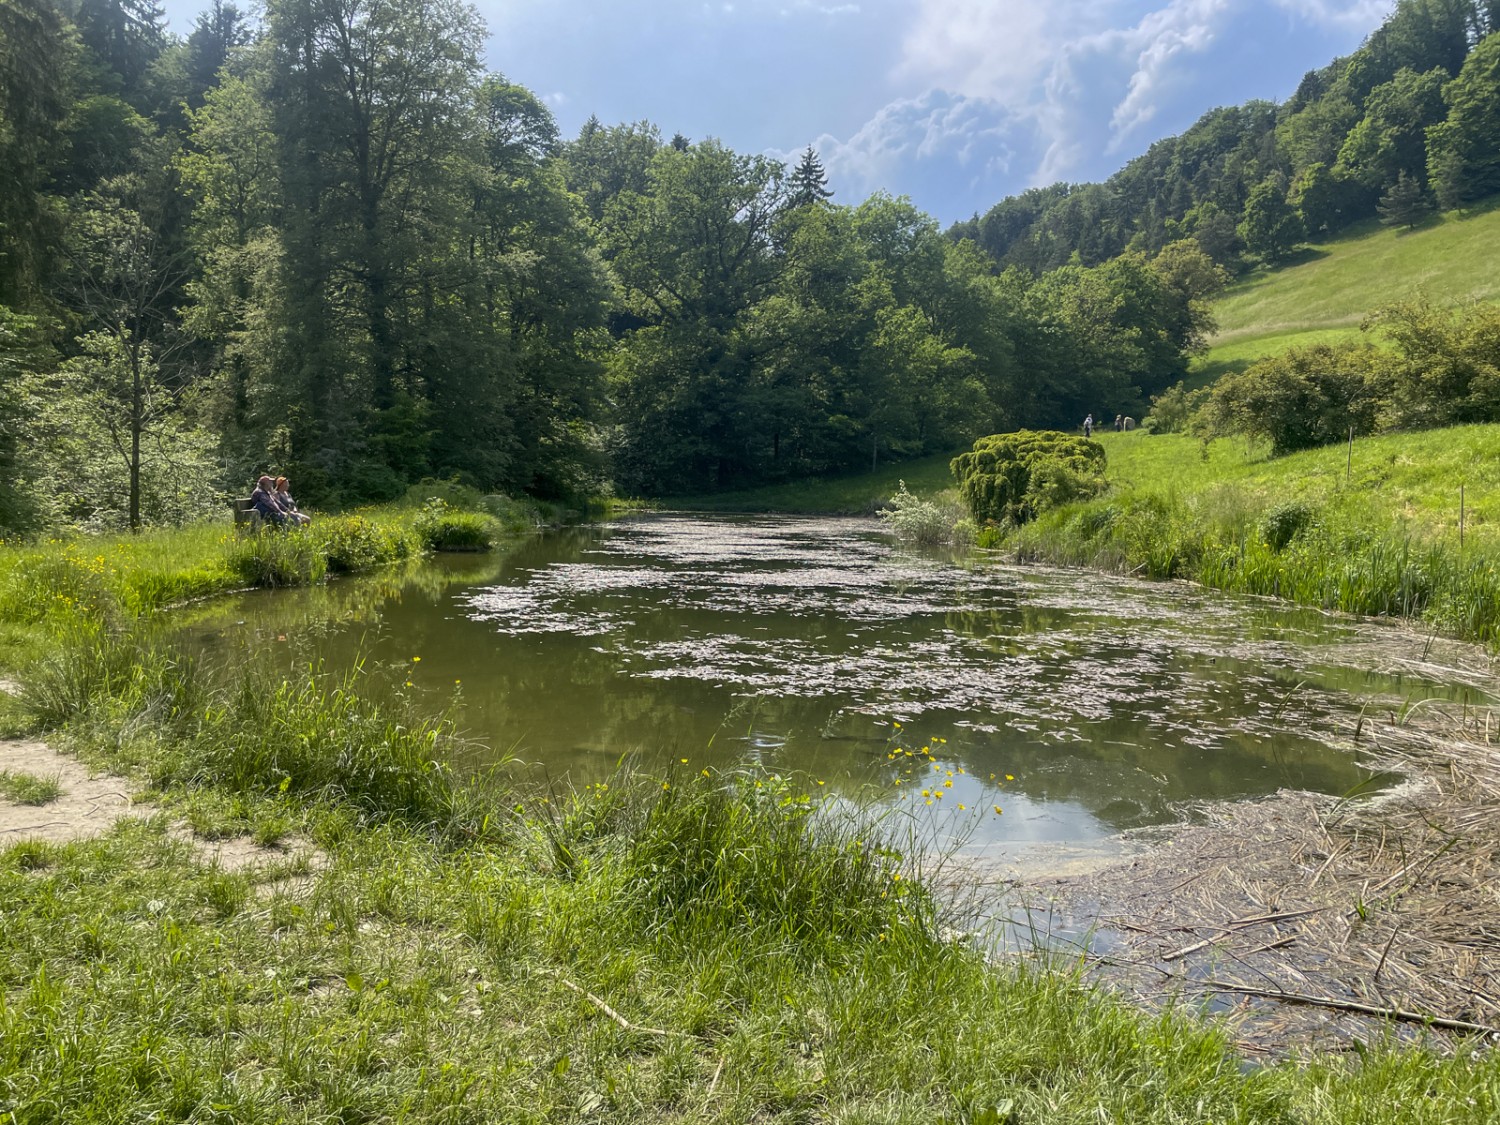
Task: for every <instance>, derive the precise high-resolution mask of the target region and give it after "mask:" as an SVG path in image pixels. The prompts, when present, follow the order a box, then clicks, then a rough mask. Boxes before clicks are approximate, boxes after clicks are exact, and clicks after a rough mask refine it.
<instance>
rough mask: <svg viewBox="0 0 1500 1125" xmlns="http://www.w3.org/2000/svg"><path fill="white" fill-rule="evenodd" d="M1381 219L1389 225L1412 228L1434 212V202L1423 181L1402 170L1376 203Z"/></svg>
mask: <svg viewBox="0 0 1500 1125" xmlns="http://www.w3.org/2000/svg"><path fill="white" fill-rule="evenodd" d="M1376 209H1377V210H1378V211H1379V212H1380V221H1381V222H1382V223H1384V224H1385V225H1386V226H1388V227H1395V226H1403V227H1406V228H1407V229H1408V230H1410V229H1411V228H1412V227H1414V226H1416V225H1417V224H1418V223H1420V222H1421V221H1422V220H1423V219H1424V218H1426V217H1427V216H1428V215H1429V214H1431V212H1432V203H1431V202H1430V201H1429V200H1428V198H1427V191H1426V189H1424V188H1423V187H1422V181H1421V180H1419V179H1417V178H1416V177H1415V176H1408V175H1407V174H1406V173H1405V172H1402V173H1401V175H1400V176H1399V177H1397V179H1396V182H1395V183H1393V184H1392V185H1391V186H1390V187H1389V188H1387V189H1386V192H1385V194H1384V195H1382V196H1381V197H1380V202H1379V203H1378V204H1377V205H1376Z"/></svg>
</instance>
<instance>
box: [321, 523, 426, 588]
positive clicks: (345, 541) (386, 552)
mask: <svg viewBox="0 0 1500 1125" xmlns="http://www.w3.org/2000/svg"><path fill="white" fill-rule="evenodd" d="M312 532H313V536H314V538H315V539H316V541H317V543H318V546H319V548H320V549H321V550H322V552H323V557H324V558H325V559H327V560H328V569H329V570H330V571H331V572H333V573H334V574H352V573H353V572H355V571H358V570H367V569H369V568H370V567H372V566H380V565H381V564H383V563H388V562H395V561H396V560H397V559H404V558H406V557H407V556H409V555H410V554H412V552H413V550H414V549H415V547H416V543H415V534H414V533H408V532H406V531H405V530H403V529H401V528H399V527H396V526H394V525H392V524H390V523H377V522H375V521H374V520H372V519H369V518H367V517H365V516H360V515H352V516H329V517H326V518H323V519H320V520H318V521H317V523H315V524H313V527H312Z"/></svg>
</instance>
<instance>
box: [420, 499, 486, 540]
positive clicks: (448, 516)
mask: <svg viewBox="0 0 1500 1125" xmlns="http://www.w3.org/2000/svg"><path fill="white" fill-rule="evenodd" d="M415 526H416V532H417V535H418V536H419V537H420V538H421V540H422V544H423V546H425V547H427V548H428V549H429V550H432V551H488V550H489V549H490V548H491V547H493V546H494V545H495V543H496V542H498V541H499V539H500V538H501V536H502V535H503V534H504V529H503V528H502V527H501V526H500V521H499V520H497V519H495V517H494V516H491V515H489V514H487V513H484V512H461V511H455V510H453V509H452V508H450V507H448V504H447V503H446V502H445V501H443V500H441V499H438V498H433V499H432V500H429V501H428V502H427V504H426V506H424V507H423V509H422V514H421V515H419V516H418V517H417V521H416V525H415Z"/></svg>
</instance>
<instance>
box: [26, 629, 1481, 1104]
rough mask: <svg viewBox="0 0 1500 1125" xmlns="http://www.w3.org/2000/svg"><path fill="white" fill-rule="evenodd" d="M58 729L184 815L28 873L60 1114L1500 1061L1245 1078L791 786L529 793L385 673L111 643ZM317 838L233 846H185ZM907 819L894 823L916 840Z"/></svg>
mask: <svg viewBox="0 0 1500 1125" xmlns="http://www.w3.org/2000/svg"><path fill="white" fill-rule="evenodd" d="M26 706H27V709H28V714H29V715H30V716H31V717H32V719H33V720H34V721H37V722H41V723H46V724H48V725H50V726H51V727H52V729H53V731H54V735H53V737H55V738H58V739H59V740H66V741H67V742H68V743H69V745H71V747H72V748H73V749H74V750H75V751H76V752H78V753H80V754H81V755H83V756H85V757H86V758H87V759H88V760H90V761H92V762H94V763H95V764H96V765H99V766H108V767H110V768H114V769H117V770H121V771H126V772H129V773H130V774H131V775H132V776H133V777H135V778H136V779H137V784H138V785H140V786H141V787H142V788H143V789H147V790H149V791H150V792H151V793H153V794H154V795H155V796H156V798H157V799H158V800H159V801H160V802H162V803H163V805H164V811H163V812H161V813H160V814H158V815H156V816H154V817H151V818H149V819H147V820H144V821H139V822H132V821H126V822H123V823H122V824H121V825H120V826H119V827H117V828H116V829H115V830H114V831H113V832H112V833H110V834H108V835H107V836H105V837H103V838H101V839H98V840H94V841H90V842H82V843H77V844H73V845H69V846H66V847H53V846H44V845H38V844H19V845H15V846H12V847H10V848H8V849H7V850H5V851H4V852H0V910H3V911H4V916H5V918H6V925H5V927H4V931H3V935H0V948H3V950H4V956H3V958H0V974H3V980H4V984H3V992H0V1109H3V1110H4V1111H6V1112H8V1113H10V1114H12V1115H13V1119H14V1120H17V1121H25V1122H40V1121H68V1122H106V1121H109V1122H114V1121H122V1120H159V1119H176V1120H232V1121H236V1122H281V1121H307V1122H311V1121H397V1120H413V1121H444V1122H476V1123H477V1122H491V1121H516V1122H527V1121H585V1120H610V1121H642V1122H645V1121H651V1122H656V1121H684V1122H686V1121H703V1120H718V1121H746V1120H786V1121H823V1120H826V1121H850V1122H923V1123H926V1122H933V1121H952V1122H976V1123H977V1122H1031V1121H1038V1122H1040V1121H1048V1122H1054V1121H1055V1122H1079V1123H1082V1122H1097V1121H1101V1120H1103V1121H1119V1122H1163V1123H1165V1122H1200V1121H1215V1122H1243V1123H1246V1125H1249V1123H1266V1122H1285V1123H1288V1125H1290V1123H1293V1122H1297V1123H1307V1125H1313V1123H1324V1122H1327V1123H1330V1125H1331V1123H1334V1122H1347V1121H1354V1120H1359V1121H1363V1122H1377V1123H1378V1122H1392V1123H1394V1122H1433V1123H1440V1122H1441V1123H1445V1125H1446V1123H1458V1122H1469V1121H1482V1120H1488V1119H1490V1118H1491V1117H1492V1116H1493V1115H1494V1114H1495V1113H1496V1112H1500V1061H1497V1060H1496V1059H1494V1058H1493V1057H1490V1056H1487V1055H1484V1054H1473V1053H1471V1052H1470V1051H1469V1050H1468V1049H1467V1048H1461V1049H1460V1051H1459V1053H1458V1055H1457V1056H1456V1057H1453V1058H1443V1057H1439V1056H1438V1055H1437V1054H1433V1053H1427V1052H1422V1051H1417V1050H1410V1049H1406V1050H1399V1051H1398V1050H1395V1049H1391V1050H1384V1049H1380V1048H1378V1047H1376V1048H1373V1049H1372V1050H1371V1051H1369V1052H1368V1053H1367V1057H1366V1058H1365V1059H1364V1060H1363V1061H1360V1059H1358V1058H1357V1057H1355V1056H1350V1057H1349V1058H1347V1059H1332V1060H1322V1061H1315V1062H1310V1063H1308V1064H1306V1065H1292V1064H1288V1065H1284V1066H1279V1067H1273V1068H1268V1069H1263V1070H1259V1071H1256V1072H1254V1073H1245V1072H1243V1071H1242V1069H1241V1067H1240V1065H1239V1061H1238V1059H1237V1057H1236V1055H1235V1052H1234V1050H1233V1047H1232V1045H1231V1043H1230V1041H1229V1040H1228V1039H1227V1038H1226V1037H1225V1036H1224V1035H1223V1034H1222V1033H1221V1032H1218V1031H1215V1030H1212V1029H1211V1028H1209V1027H1207V1026H1205V1025H1202V1024H1200V1023H1198V1022H1197V1021H1195V1020H1194V1019H1192V1018H1191V1017H1190V1016H1189V1015H1188V1014H1187V1013H1185V1012H1169V1013H1168V1014H1166V1015H1163V1016H1158V1017H1146V1016H1143V1015H1141V1014H1140V1013H1138V1012H1136V1011H1135V1010H1133V1009H1131V1008H1129V1007H1128V1006H1126V1005H1124V1004H1123V1003H1121V1002H1119V1001H1116V1000H1114V999H1112V998H1110V997H1109V996H1108V995H1105V994H1103V993H1100V992H1098V991H1095V990H1092V989H1089V988H1086V987H1084V986H1083V985H1082V984H1081V983H1080V979H1079V977H1078V976H1077V975H1076V974H1072V973H1068V972H1065V971H1062V972H1059V971H1044V970H1042V969H1038V968H1034V967H1026V966H1023V965H1019V964H1018V965H1011V966H1001V967H995V966H992V965H990V964H988V963H987V962H986V961H985V959H984V958H983V957H982V956H981V955H980V954H979V953H978V952H977V951H976V950H974V949H973V948H971V947H969V946H968V945H967V944H965V943H963V942H962V941H954V940H951V939H949V938H948V937H947V936H946V931H945V929H944V927H943V922H944V918H943V916H942V912H941V910H940V909H939V907H938V905H937V904H936V903H935V902H934V901H933V900H932V899H931V898H930V897H929V896H928V895H927V894H926V893H925V892H924V891H923V889H922V887H921V882H920V879H919V878H918V877H917V876H918V875H919V872H918V871H917V870H915V868H914V867H913V865H912V863H911V862H910V861H909V860H907V859H904V858H903V857H902V856H900V855H899V854H897V853H896V852H895V851H893V850H892V849H891V848H890V847H888V846H885V845H883V844H882V843H881V839H880V835H881V832H882V827H881V826H879V825H872V824H869V823H867V822H864V821H863V820H862V819H861V818H860V816H859V814H857V813H841V814H837V815H832V814H830V815H825V816H818V815H812V814H810V812H809V809H810V807H811V805H810V803H809V802H807V801H806V800H805V799H804V797H803V795H802V794H801V793H800V791H799V790H798V789H797V788H795V787H794V786H789V785H788V784H787V783H785V782H781V781H779V780H777V779H775V778H772V777H766V776H762V775H756V774H753V773H745V774H739V775H730V776H721V775H705V773H704V772H703V771H700V770H698V769H697V768H696V767H695V765H694V764H693V763H692V762H687V763H682V764H680V765H679V767H678V770H677V772H676V773H675V774H673V775H671V776H667V777H658V778H645V777H639V776H632V775H630V774H629V773H625V774H623V775H621V776H620V777H618V778H616V779H614V780H613V781H611V782H610V783H608V784H597V785H593V786H590V787H588V788H587V789H585V790H583V791H582V792H567V791H553V792H550V793H546V794H535V793H525V792H519V791H516V790H513V789H512V788H510V787H509V785H508V784H507V783H506V781H505V779H504V778H503V776H502V777H494V778H490V779H487V780H486V781H484V782H481V783H475V782H473V781H471V780H468V779H464V778H461V777H458V776H455V775H454V774H453V773H451V772H450V771H448V770H446V769H444V768H443V767H442V766H441V764H440V763H441V762H442V761H443V760H445V758H446V757H447V756H448V754H449V753H450V751H451V749H452V748H453V745H454V742H455V740H456V738H457V734H456V731H455V728H454V726H453V724H451V723H449V722H446V721H444V720H443V719H442V718H441V717H438V718H433V717H429V716H423V715H421V714H417V713H414V712H413V711H412V710H411V708H410V705H409V704H408V703H407V702H406V701H405V700H403V698H402V697H401V696H400V695H399V694H395V693H392V692H390V691H388V690H387V689H385V688H383V687H382V686H381V684H380V683H379V682H377V681H375V680H372V679H369V678H367V677H365V676H363V675H362V674H356V675H354V676H353V677H345V678H331V677H327V676H319V675H317V674H315V673H310V674H309V675H308V676H307V677H306V679H305V680H304V681H302V682H297V683H292V684H286V683H283V682H281V681H279V680H276V679H269V678H264V677H263V676H262V675H261V674H260V673H258V672H256V671H254V670H250V671H248V672H246V673H245V674H244V675H243V677H242V678H241V679H240V680H238V681H237V682H235V683H233V684H211V683H208V682H206V681H205V679H204V678H203V677H202V676H201V675H199V674H197V673H195V672H194V670H193V669H192V668H191V666H190V665H188V664H187V663H185V662H184V661H183V660H182V659H181V658H180V657H179V656H176V655H174V654H173V653H171V652H170V650H167V649H163V648H160V647H158V646H154V645H151V644H143V643H140V642H135V641H131V640H129V639H126V638H123V637H120V636H118V635H110V634H108V633H107V632H104V631H98V632H95V633H93V634H91V635H87V636H82V637H79V638H76V639H75V641H74V642H73V643H71V644H69V645H65V646H60V647H59V648H58V649H56V650H55V651H54V652H53V653H52V654H51V656H50V657H49V658H48V659H47V660H45V661H42V662H41V663H39V664H38V665H37V666H35V667H34V668H33V669H32V672H31V676H30V678H29V680H28V683H27V691H26ZM179 819H186V820H187V821H188V823H190V824H191V825H192V826H193V828H194V830H195V833H196V836H197V837H198V838H200V839H201V838H216V837H223V836H231V835H236V834H240V833H245V834H248V835H249V836H251V837H252V838H253V839H255V840H258V841H260V842H262V843H267V844H274V843H276V842H278V841H283V842H285V841H289V840H292V839H304V840H307V841H310V842H312V843H313V844H315V845H316V848H317V853H316V857H315V858H311V859H309V858H303V859H301V860H297V861H292V860H288V861H285V862H276V861H274V860H272V861H269V862H264V863H260V864H256V865H251V866H245V867H238V868H233V867H227V866H225V865H223V864H220V863H217V862H211V861H207V860H205V858H204V856H203V854H202V853H201V851H199V850H198V849H197V848H196V847H195V841H194V840H192V839H184V838H183V837H182V836H181V835H180V834H178V833H174V832H173V831H172V830H171V825H172V824H173V822H175V821H177V820H179ZM890 828H891V825H889V824H887V825H886V826H884V829H885V830H887V831H888V830H890Z"/></svg>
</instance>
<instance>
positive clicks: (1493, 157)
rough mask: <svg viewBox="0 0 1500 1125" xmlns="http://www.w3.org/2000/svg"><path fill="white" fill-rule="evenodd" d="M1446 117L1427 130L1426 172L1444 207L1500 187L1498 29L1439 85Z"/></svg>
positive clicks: (1491, 192) (1478, 196)
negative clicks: (1446, 106)
mask: <svg viewBox="0 0 1500 1125" xmlns="http://www.w3.org/2000/svg"><path fill="white" fill-rule="evenodd" d="M1443 100H1444V101H1445V102H1447V103H1448V119H1447V121H1445V122H1442V123H1441V124H1439V125H1435V126H1434V127H1433V128H1431V129H1430V130H1428V136H1427V142H1428V149H1429V155H1428V175H1429V177H1430V178H1431V181H1432V186H1433V188H1434V189H1435V190H1436V192H1437V194H1438V199H1439V201H1440V202H1441V203H1442V205H1443V206H1444V207H1452V206H1457V205H1458V204H1460V203H1467V202H1469V201H1470V200H1474V199H1482V198H1484V197H1485V196H1487V195H1492V194H1494V193H1495V192H1500V32H1492V33H1491V34H1490V35H1489V36H1487V37H1486V38H1485V39H1484V40H1483V41H1481V42H1480V43H1479V44H1478V45H1477V46H1476V47H1475V48H1474V50H1473V52H1471V53H1470V55H1469V58H1468V60H1467V61H1466V62H1465V63H1464V65H1463V69H1462V70H1461V71H1460V72H1459V75H1458V77H1457V78H1455V79H1454V80H1453V81H1452V82H1450V83H1448V84H1447V85H1446V86H1444V87H1443Z"/></svg>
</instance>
